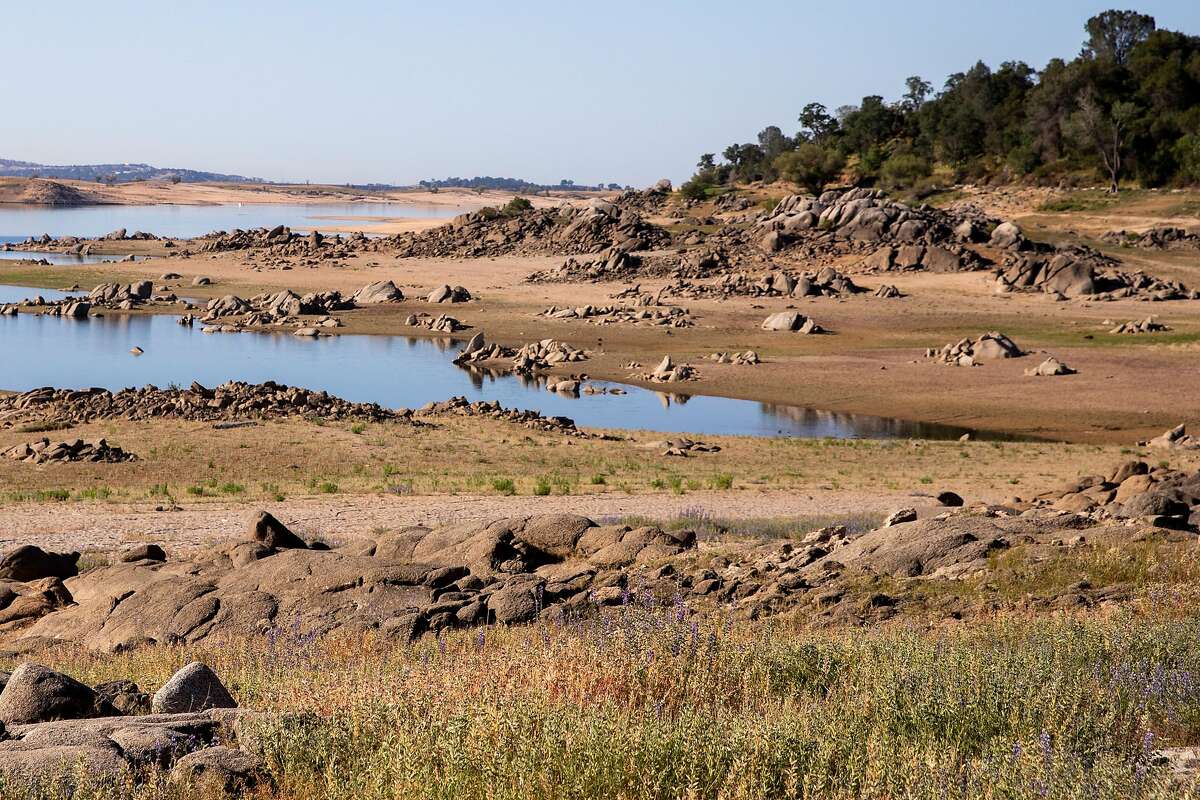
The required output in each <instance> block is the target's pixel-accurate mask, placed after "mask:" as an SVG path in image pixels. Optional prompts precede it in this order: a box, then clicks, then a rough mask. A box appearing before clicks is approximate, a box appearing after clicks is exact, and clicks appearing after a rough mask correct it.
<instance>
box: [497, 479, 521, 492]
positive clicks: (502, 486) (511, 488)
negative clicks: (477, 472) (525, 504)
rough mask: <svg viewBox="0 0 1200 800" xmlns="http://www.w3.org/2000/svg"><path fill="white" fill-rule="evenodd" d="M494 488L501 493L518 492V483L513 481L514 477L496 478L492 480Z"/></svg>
mask: <svg viewBox="0 0 1200 800" xmlns="http://www.w3.org/2000/svg"><path fill="white" fill-rule="evenodd" d="M492 489H493V490H495V491H497V492H499V493H500V494H516V493H517V485H516V484H515V483H513V479H512V478H494V479H493V480H492Z"/></svg>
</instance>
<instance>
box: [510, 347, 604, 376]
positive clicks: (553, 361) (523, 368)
mask: <svg viewBox="0 0 1200 800" xmlns="http://www.w3.org/2000/svg"><path fill="white" fill-rule="evenodd" d="M587 358H588V356H587V353H586V352H584V351H583V350H580V349H578V348H575V347H572V346H571V345H569V344H567V343H566V342H560V341H558V340H556V339H542V340H541V341H539V342H530V343H529V344H527V345H525V346H524V347H522V348H521V349H520V350H518V351H517V352H516V353H515V354H514V355H513V371H514V372H519V373H525V374H532V373H534V372H540V371H543V370H548V369H550V368H551V367H554V366H557V365H559V364H568V363H575V362H580V361H587Z"/></svg>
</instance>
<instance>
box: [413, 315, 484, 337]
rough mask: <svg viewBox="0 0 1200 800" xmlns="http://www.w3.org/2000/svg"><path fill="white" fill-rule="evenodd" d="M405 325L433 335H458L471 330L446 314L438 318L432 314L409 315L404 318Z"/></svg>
mask: <svg viewBox="0 0 1200 800" xmlns="http://www.w3.org/2000/svg"><path fill="white" fill-rule="evenodd" d="M404 324H405V325H407V326H408V327H410V328H424V329H425V330H427V331H432V332H433V333H458V332H459V331H464V330H466V329H467V328H469V327H470V326H469V325H466V324H464V323H462V322H460V321H459V320H458V319H456V318H454V317H451V316H447V315H446V314H438V315H437V316H436V317H435V316H433V315H432V314H426V313H424V312H421V313H420V314H409V315H408V316H407V317H405V318H404Z"/></svg>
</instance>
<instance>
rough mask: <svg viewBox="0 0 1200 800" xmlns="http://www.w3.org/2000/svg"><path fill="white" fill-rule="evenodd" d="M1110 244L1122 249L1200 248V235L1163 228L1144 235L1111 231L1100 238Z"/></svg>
mask: <svg viewBox="0 0 1200 800" xmlns="http://www.w3.org/2000/svg"><path fill="white" fill-rule="evenodd" d="M1100 238H1101V239H1103V240H1104V241H1106V242H1108V243H1109V244H1116V245H1120V246H1122V247H1145V248H1148V249H1151V250H1167V249H1173V248H1200V234H1198V233H1195V232H1193V231H1189V230H1188V229H1186V228H1177V227H1174V226H1169V225H1168V226H1163V227H1159V228H1151V229H1150V230H1147V231H1143V232H1142V233H1131V232H1129V231H1109V232H1108V233H1106V234H1104V235H1103V236H1102V237H1100Z"/></svg>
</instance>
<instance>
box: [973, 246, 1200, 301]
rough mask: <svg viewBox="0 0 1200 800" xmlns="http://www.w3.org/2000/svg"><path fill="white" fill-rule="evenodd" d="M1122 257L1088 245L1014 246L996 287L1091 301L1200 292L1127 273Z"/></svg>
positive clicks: (1194, 295) (1184, 296)
mask: <svg viewBox="0 0 1200 800" xmlns="http://www.w3.org/2000/svg"><path fill="white" fill-rule="evenodd" d="M1118 266H1119V262H1118V261H1117V260H1116V259H1114V258H1110V257H1109V256H1106V255H1104V254H1103V253H1100V252H1099V251H1097V250H1094V249H1092V248H1090V247H1086V246H1084V245H1069V246H1064V247H1059V248H1054V247H1050V246H1048V245H1046V246H1038V247H1033V248H1032V249H1026V250H1020V249H1014V250H1013V251H1012V252H1011V253H1009V255H1008V256H1007V257H1006V258H1005V262H1004V265H1003V267H1001V268H999V269H998V270H997V271H996V291H997V292H1000V293H1005V292H1016V291H1025V292H1029V291H1033V292H1045V293H1046V294H1050V295H1054V296H1056V297H1059V298H1076V297H1087V298H1088V299H1091V300H1120V299H1123V298H1137V299H1139V300H1185V299H1195V298H1197V297H1200V293H1197V292H1195V291H1190V290H1188V289H1187V287H1185V286H1184V285H1183V284H1182V283H1180V282H1179V281H1168V280H1162V279H1160V278H1154V277H1151V276H1149V275H1146V274H1145V273H1143V272H1126V271H1123V270H1121V269H1119V268H1118Z"/></svg>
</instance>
